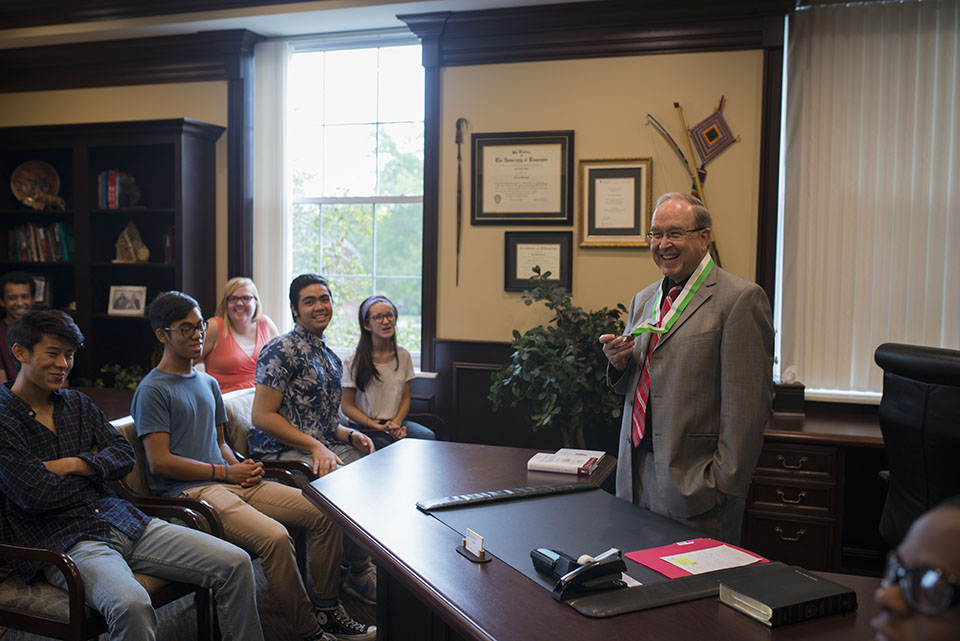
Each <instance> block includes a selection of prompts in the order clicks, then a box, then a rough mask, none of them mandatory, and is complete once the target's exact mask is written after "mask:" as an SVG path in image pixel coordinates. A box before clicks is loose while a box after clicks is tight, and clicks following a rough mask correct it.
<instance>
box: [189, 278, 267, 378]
mask: <svg viewBox="0 0 960 641" xmlns="http://www.w3.org/2000/svg"><path fill="white" fill-rule="evenodd" d="M261 311H262V310H261V308H260V294H259V293H258V292H257V286H256V285H254V284H253V281H252V280H250V279H249V278H243V277H239V278H231V279H230V280H228V281H227V285H226V287H224V289H223V298H221V299H220V304H219V305H217V315H216V316H213V317H212V318H210V320H208V321H207V335H206V338H205V339H204V341H203V355H202V356H201V357H200V359H199V361H198V362H202V363H203V365H204V367H205V368H206V372H207V374H210V376H213V377H214V378H215V379H217V382H219V383H220V391H221V392H223V393H224V394H226V393H227V392H231V391H233V390H237V389H243V388H245V387H253V386H254V385H253V380H254V378H255V377H256V374H257V356H259V355H260V350H261V349H262V348H263V346H264V345H266V344H267V342H268V341H269V340H270V339H271V338H273V337H274V336H276V335H277V334H279V333H280V332H279V331H278V330H277V326H276V325H275V324H274V322H273V321H272V320H270V318H269V317H268V316H267V315H266V314H263V313H261Z"/></svg>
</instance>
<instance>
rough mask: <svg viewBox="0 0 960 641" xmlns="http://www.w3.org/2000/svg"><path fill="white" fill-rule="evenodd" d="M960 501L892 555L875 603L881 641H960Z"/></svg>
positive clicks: (914, 529) (945, 506)
mask: <svg viewBox="0 0 960 641" xmlns="http://www.w3.org/2000/svg"><path fill="white" fill-rule="evenodd" d="M958 543H960V497H953V498H951V499H947V500H946V501H944V502H943V503H941V504H940V505H938V506H937V507H935V508H934V509H932V510H930V511H929V512H927V513H926V514H924V515H923V516H921V517H920V518H919V519H917V520H916V522H915V523H914V524H913V525H912V526H911V527H910V530H909V531H908V532H907V536H906V537H905V538H904V539H903V542H902V543H901V544H900V547H899V548H897V550H896V551H893V552H891V553H890V556H889V557H888V559H887V569H886V572H884V578H883V582H882V583H881V584H880V587H879V588H878V589H877V592H876V594H875V595H874V599H875V600H876V602H877V605H878V606H880V610H881V612H880V614H879V615H877V616H876V617H875V618H874V619H873V621H872V623H873V626H874V627H875V628H876V630H877V635H876V639H877V641H955V640H956V639H960V545H958Z"/></svg>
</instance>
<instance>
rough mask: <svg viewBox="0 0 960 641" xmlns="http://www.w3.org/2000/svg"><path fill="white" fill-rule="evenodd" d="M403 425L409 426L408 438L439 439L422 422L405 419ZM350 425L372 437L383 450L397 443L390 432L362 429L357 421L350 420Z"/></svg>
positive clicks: (376, 445)
mask: <svg viewBox="0 0 960 641" xmlns="http://www.w3.org/2000/svg"><path fill="white" fill-rule="evenodd" d="M403 426H404V427H405V428H407V436H406V438H422V439H426V440H428V441H435V440H437V435H436V434H434V433H433V430H431V429H430V428H429V427H427V426H425V425H421V424H420V423H415V422H414V421H404V422H403ZM350 427H352V428H354V429H357V430H360V431H362V432H363V433H364V434H366V435H367V436H369V437H370V440H371V441H373V444H374V446H375V447H376V448H377V449H378V450H381V449H383V448H385V447H386V446H388V445H390V444H391V443H396V442H397V439H395V438H393V437H392V436H390V434H389V433H388V432H382V431H380V430H368V429H362V428H361V427H360V426H359V425H358V424H357V423H354V422H353V421H350Z"/></svg>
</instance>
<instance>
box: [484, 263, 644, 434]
mask: <svg viewBox="0 0 960 641" xmlns="http://www.w3.org/2000/svg"><path fill="white" fill-rule="evenodd" d="M533 271H534V273H535V276H534V278H533V279H532V280H533V281H534V283H535V287H534V288H533V289H530V290H526V291H524V292H523V302H524V304H525V305H533V303H536V302H543V303H544V304H545V305H546V306H547V308H548V309H550V310H551V311H552V312H553V318H551V319H550V320H549V322H548V323H547V324H546V325H538V326H537V327H534V328H532V329H529V330H527V331H526V332H524V333H523V334H521V333H520V332H519V331H517V330H513V342H512V343H511V347H512V348H513V353H512V354H511V356H510V359H509V361H508V362H507V363H506V364H505V365H504V366H503V367H502V368H500V370H499V371H497V372H495V373H494V374H492V375H491V381H492V384H491V386H490V396H489V398H490V401H491V402H492V403H493V410H494V411H497V410H498V409H499V408H500V406H501V404H503V403H504V402H505V401H507V400H510V401H511V404H512V405H514V406H516V405H517V404H518V403H521V402H522V403H523V404H524V405H525V406H527V407H529V408H530V409H531V414H530V427H531V428H532V429H533V430H534V431H539V430H542V429H548V428H552V427H557V428H559V431H560V434H561V437H562V440H563V446H564V447H580V448H582V447H585V446H586V440H585V430H589V431H590V434H589V436H591V441H601V442H602V441H603V440H605V437H608V436H609V434H611V433H615V432H616V430H618V429H619V422H620V420H619V419H620V415H621V412H622V409H623V397H622V396H619V395H617V394H616V393H614V392H613V391H612V390H611V389H610V388H609V387H608V386H607V381H606V368H607V359H606V357H605V356H604V354H603V350H602V349H601V347H600V343H598V342H597V338H598V337H599V336H600V335H601V334H621V333H622V332H623V327H624V325H623V321H622V320H620V317H621V315H622V314H624V313H625V312H626V311H627V310H626V308H625V307H624V306H623V305H622V304H618V305H617V307H616V308H615V309H607V308H606V307H604V308H603V309H600V310H595V311H585V310H584V309H583V308H582V307H580V306H578V305H574V304H573V302H572V300H571V296H570V294H569V293H568V292H567V291H566V290H565V289H564V288H563V287H561V286H559V285H556V284H551V283H550V281H549V280H548V278H549V276H550V272H545V273H543V274H541V273H540V268H539V267H535V268H534V270H533ZM593 437H596V438H593Z"/></svg>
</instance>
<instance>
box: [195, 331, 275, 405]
mask: <svg viewBox="0 0 960 641" xmlns="http://www.w3.org/2000/svg"><path fill="white" fill-rule="evenodd" d="M213 322H214V323H216V324H217V329H218V330H219V331H218V333H217V346H216V347H214V348H213V351H211V352H210V353H209V354H207V357H206V358H205V359H204V360H203V363H204V366H205V367H206V368H207V374H209V375H210V376H212V377H214V378H215V379H217V382H218V383H220V391H221V392H223V393H224V394H226V393H227V392H232V391H233V390H236V389H243V388H245V387H253V385H254V383H253V381H254V378H255V377H256V375H257V356H259V355H260V350H261V349H262V348H263V346H264V345H266V344H267V342H268V341H269V340H270V328H269V326H268V325H267V318H266V317H265V316H261V317H260V318H258V319H257V343H256V345H255V346H254V348H253V355H252V356H247V353H246V352H245V351H244V350H243V347H241V346H240V344H239V343H237V339H236V338H235V337H234V335H233V332H228V331H227V325H226V323H225V322H224V320H223V319H222V318H220V317H219V316H214V317H213Z"/></svg>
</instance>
